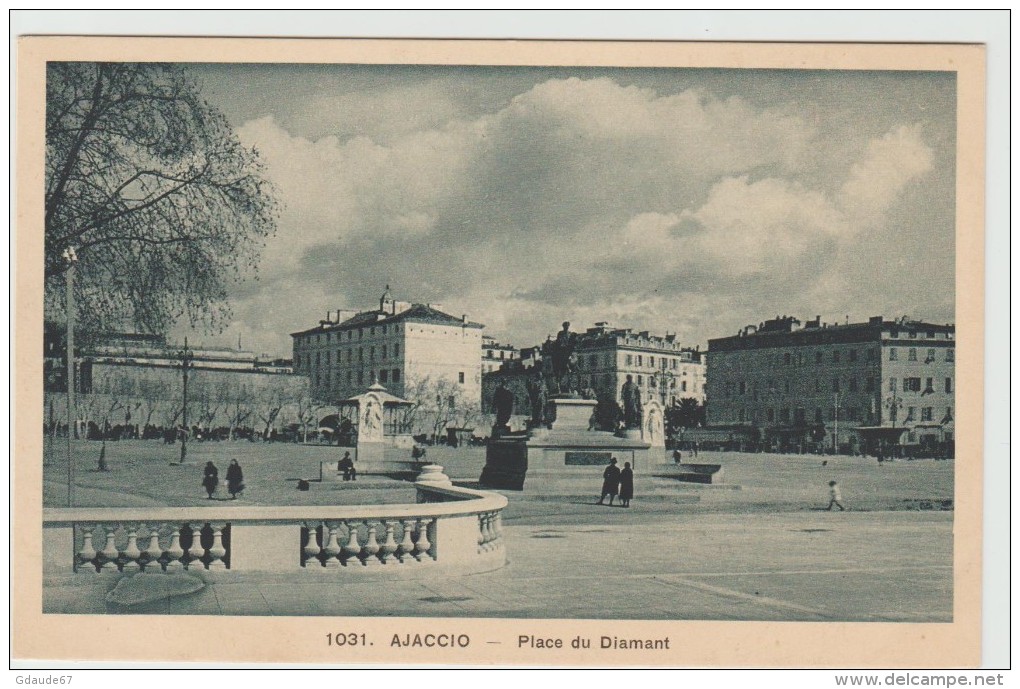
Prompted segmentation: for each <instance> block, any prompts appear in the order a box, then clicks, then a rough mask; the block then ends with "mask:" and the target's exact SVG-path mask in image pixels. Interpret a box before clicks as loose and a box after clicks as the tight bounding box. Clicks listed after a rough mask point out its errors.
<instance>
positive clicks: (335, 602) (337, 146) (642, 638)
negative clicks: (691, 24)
mask: <svg viewBox="0 0 1020 689" xmlns="http://www.w3.org/2000/svg"><path fill="white" fill-rule="evenodd" d="M17 78H18V110H17V114H18V127H17V135H18V139H17V141H18V167H17V185H16V189H17V208H18V213H17V224H16V228H15V232H16V242H17V248H18V264H17V314H18V316H17V326H16V342H17V360H16V369H15V375H16V381H17V382H16V390H17V393H16V396H17V409H18V415H17V418H16V423H17V425H16V441H15V444H16V448H17V452H16V454H15V456H14V458H13V459H14V469H13V476H14V477H15V479H16V480H15V484H14V493H13V505H14V508H13V515H14V529H13V536H14V553H13V555H14V559H13V575H14V589H13V590H14V592H15V593H14V598H13V615H14V620H13V641H12V645H13V653H14V657H15V658H16V659H21V660H26V659H38V660H47V659H58V660H114V659H116V660H126V661H160V662H166V661H200V662H211V663H228V662H229V663H245V664H252V663H270V662H272V663H282V662H286V663H308V664H352V663H356V664H368V663H386V664H405V665H408V664H410V665H416V664H443V665H492V664H498V665H570V666H586V665H594V666H664V667H677V666H699V667H713V666H714V667H720V666H722V667H748V666H754V667H839V666H843V667H846V666H859V667H918V666H922V667H923V666H930V667H951V666H955V667H960V666H964V667H966V666H974V665H976V664H977V663H978V662H979V660H980V629H981V626H980V625H981V619H980V606H981V568H982V562H981V548H982V530H981V523H982V521H981V518H982V511H981V510H982V491H981V486H982V457H983V449H982V419H983V409H982V399H983V397H982V395H983V383H982V376H983V357H982V351H983V349H982V348H983V337H984V335H983V330H982V322H983V287H982V285H983V239H984V225H983V222H984V220H983V218H984V215H983V214H984V208H983V189H984V186H983V185H984V179H983V170H984V153H983V151H984V102H985V97H984V93H985V82H984V50H983V48H982V47H981V46H973V45H934V44H933V45H878V44H870V45H853V44H839V45H836V44H831V45H827V44H779V43H772V44H737V43H718V44H708V43H701V44H693V43H668V42H657V43H640V42H605V43H598V42H544V41H516V42H510V41H430V40H393V41H386V40H315V41H306V40H299V39H259V40H254V39H252V40H248V39H244V40H242V39H173V38H165V39H164V38H145V39H135V38H131V39H129V38H99V37H89V38H76V37H27V38H23V39H21V40H20V41H19V44H18V74H17ZM40 354H42V356H40Z"/></svg>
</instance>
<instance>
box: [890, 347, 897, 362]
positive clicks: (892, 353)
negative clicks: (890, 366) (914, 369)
mask: <svg viewBox="0 0 1020 689" xmlns="http://www.w3.org/2000/svg"><path fill="white" fill-rule="evenodd" d="M889 361H896V348H895V347H890V348H889Z"/></svg>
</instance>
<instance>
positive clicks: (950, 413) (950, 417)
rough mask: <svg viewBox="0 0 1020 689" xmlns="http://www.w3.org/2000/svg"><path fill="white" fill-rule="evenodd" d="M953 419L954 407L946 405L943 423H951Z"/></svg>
mask: <svg viewBox="0 0 1020 689" xmlns="http://www.w3.org/2000/svg"><path fill="white" fill-rule="evenodd" d="M952 420H953V408H952V407H946V415H945V416H944V417H943V418H942V423H949V422H950V421H952Z"/></svg>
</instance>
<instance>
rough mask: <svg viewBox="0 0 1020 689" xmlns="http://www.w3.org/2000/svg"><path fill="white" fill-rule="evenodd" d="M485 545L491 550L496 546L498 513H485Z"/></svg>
mask: <svg viewBox="0 0 1020 689" xmlns="http://www.w3.org/2000/svg"><path fill="white" fill-rule="evenodd" d="M485 545H486V546H487V547H488V549H489V550H493V549H495V547H496V513H495V512H489V513H488V514H486V515H485Z"/></svg>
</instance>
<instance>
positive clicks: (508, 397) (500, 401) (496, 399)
mask: <svg viewBox="0 0 1020 689" xmlns="http://www.w3.org/2000/svg"><path fill="white" fill-rule="evenodd" d="M492 406H493V408H494V409H495V410H496V423H495V424H494V425H493V430H496V429H500V430H501V431H502V430H507V429H508V424H509V423H510V417H511V416H513V415H514V393H512V392H510V391H509V390H507V388H506V385H504V384H503V383H500V384H499V387H497V388H496V390H495V391H494V392H493V393H492Z"/></svg>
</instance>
